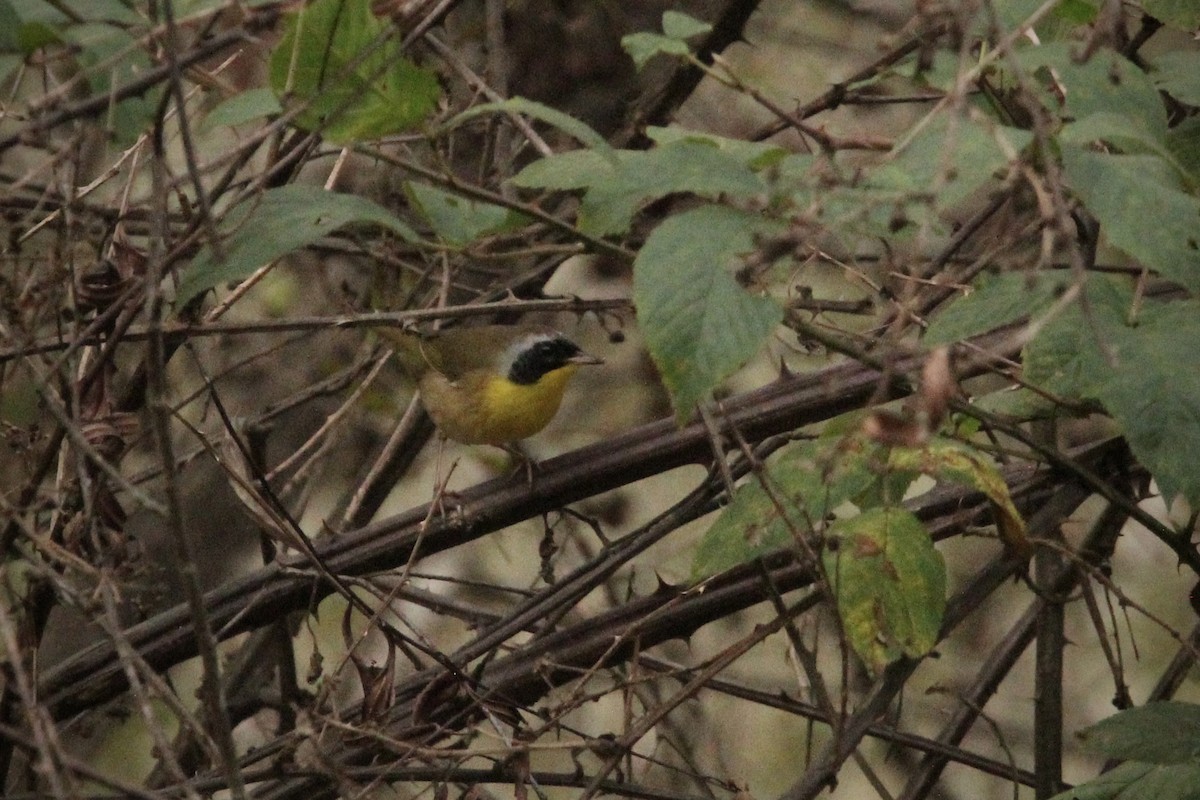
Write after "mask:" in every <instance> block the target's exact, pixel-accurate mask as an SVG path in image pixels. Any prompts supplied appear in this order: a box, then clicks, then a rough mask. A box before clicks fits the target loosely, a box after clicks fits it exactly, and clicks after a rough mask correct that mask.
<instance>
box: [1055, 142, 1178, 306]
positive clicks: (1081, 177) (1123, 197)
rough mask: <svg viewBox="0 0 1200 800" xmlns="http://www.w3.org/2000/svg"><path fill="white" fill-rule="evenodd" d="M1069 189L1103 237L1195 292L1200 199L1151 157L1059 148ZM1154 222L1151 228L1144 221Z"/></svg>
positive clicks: (1158, 161) (1160, 162)
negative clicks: (1093, 215)
mask: <svg viewBox="0 0 1200 800" xmlns="http://www.w3.org/2000/svg"><path fill="white" fill-rule="evenodd" d="M1062 156H1063V168H1064V170H1065V171H1066V174H1067V178H1068V179H1069V181H1070V184H1071V188H1072V189H1073V190H1074V192H1075V194H1076V195H1078V197H1079V199H1080V200H1082V201H1083V203H1084V205H1086V206H1087V208H1088V210H1089V211H1091V212H1092V213H1093V214H1095V215H1096V218H1097V219H1098V220H1100V223H1101V225H1102V226H1103V228H1102V232H1103V233H1104V235H1105V236H1106V237H1107V238H1108V241H1109V242H1110V243H1111V244H1113V245H1115V246H1116V247H1119V248H1120V249H1122V250H1124V251H1125V252H1126V253H1128V254H1129V255H1131V256H1133V257H1134V258H1136V259H1137V260H1138V261H1140V262H1141V263H1142V264H1144V265H1145V266H1147V267H1149V268H1150V269H1152V270H1154V271H1155V272H1158V273H1159V274H1160V275H1162V276H1163V277H1164V278H1168V279H1170V280H1173V281H1176V282H1177V283H1179V284H1181V285H1183V286H1185V287H1187V288H1188V289H1191V290H1192V291H1194V292H1195V291H1200V200H1197V199H1196V198H1195V197H1192V196H1191V195H1189V194H1186V193H1184V192H1182V191H1180V190H1179V188H1178V183H1177V181H1176V180H1174V178H1175V177H1177V176H1175V175H1174V173H1173V172H1171V171H1170V170H1168V169H1167V167H1166V165H1165V164H1163V162H1162V161H1161V160H1160V159H1157V158H1154V157H1153V156H1144V155H1140V156H1134V155H1108V154H1105V153H1096V152H1092V151H1091V150H1086V149H1082V148H1078V147H1064V148H1063V153H1062ZM1148 220H1153V221H1154V227H1153V230H1152V231H1148V230H1147V228H1146V223H1147V221H1148Z"/></svg>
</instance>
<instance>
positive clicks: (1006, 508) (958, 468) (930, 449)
mask: <svg viewBox="0 0 1200 800" xmlns="http://www.w3.org/2000/svg"><path fill="white" fill-rule="evenodd" d="M888 466H890V467H892V468H893V469H897V470H912V471H915V472H919V473H921V474H923V475H928V476H929V477H931V478H933V479H934V480H936V481H938V482H939V483H957V484H961V485H963V486H970V487H971V488H973V489H975V490H977V491H979V492H982V493H983V495H984V496H985V497H987V499H988V500H990V501H991V504H992V510H993V512H994V513H995V516H996V527H997V529H998V530H999V532H1000V538H1001V539H1002V540H1003V541H1004V545H1005V547H1007V548H1008V550H1009V552H1011V553H1012V554H1013V555H1015V556H1017V557H1018V558H1022V559H1027V558H1029V556H1031V555H1032V554H1033V546H1032V544H1030V542H1029V539H1028V537H1027V536H1026V533H1025V520H1024V519H1022V518H1021V512H1019V511H1017V507H1016V506H1015V505H1013V501H1012V495H1011V494H1009V491H1008V484H1006V483H1005V482H1004V478H1003V477H1002V476H1001V475H1000V472H999V470H997V469H996V466H995V465H994V464H992V462H991V461H990V460H989V459H988V458H987V457H986V456H984V455H983V454H982V453H980V452H978V451H976V450H972V449H968V448H967V447H965V446H963V445H961V444H959V443H957V442H954V441H951V440H947V439H940V438H935V439H932V440H930V441H929V443H928V444H926V445H925V446H924V447H896V448H893V450H892V452H891V456H890V457H889V459H888Z"/></svg>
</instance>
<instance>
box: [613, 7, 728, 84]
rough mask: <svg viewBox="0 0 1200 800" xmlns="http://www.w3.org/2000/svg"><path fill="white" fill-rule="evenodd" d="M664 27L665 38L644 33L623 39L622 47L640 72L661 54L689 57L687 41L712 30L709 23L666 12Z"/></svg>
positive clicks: (678, 13)
mask: <svg viewBox="0 0 1200 800" xmlns="http://www.w3.org/2000/svg"><path fill="white" fill-rule="evenodd" d="M662 27H663V33H664V34H665V35H663V36H659V35H658V34H657V33H648V32H645V31H642V32H639V33H631V34H629V35H628V36H624V37H622V38H621V46H622V47H623V48H625V52H626V53H628V54H629V57H630V58H632V59H633V63H634V64H636V65H637V68H638V69H639V70H640V69H641V68H642V67H644V66H646V62H647V61H649V60H650V59H651V58H653V57H654V56H656V55H658V54H659V53H662V54H664V55H670V56H686V55H688V54H689V53H690V52H691V48H690V47H688V44H687V41H686V40H687V39H689V38H691V37H692V36H697V35H699V34H701V33H708V32H709V31H711V30H712V26H711V25H709V24H708V23H707V22H701V21H700V20H698V19H695V18H693V17H689V16H688V15H687V14H684V13H681V12H679V11H667V12H665V13H664V14H663V20H662Z"/></svg>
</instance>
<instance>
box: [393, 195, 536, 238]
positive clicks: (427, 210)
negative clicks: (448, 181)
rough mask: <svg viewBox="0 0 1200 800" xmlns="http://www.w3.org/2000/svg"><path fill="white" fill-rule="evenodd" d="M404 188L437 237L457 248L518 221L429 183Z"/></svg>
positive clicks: (505, 212)
mask: <svg viewBox="0 0 1200 800" xmlns="http://www.w3.org/2000/svg"><path fill="white" fill-rule="evenodd" d="M405 189H406V191H407V193H408V197H409V199H410V200H411V202H412V205H413V208H415V209H416V210H417V211H419V212H420V214H421V216H423V217H425V220H426V221H427V222H428V223H429V225H430V227H432V228H433V230H434V231H435V232H436V233H437V235H438V236H440V237H441V238H442V239H443V240H444V241H446V242H448V243H449V244H452V245H456V246H459V247H461V246H463V245H467V244H470V243H471V242H473V241H475V240H476V239H477V238H479V237H480V236H483V235H485V234H489V233H495V232H496V231H500V230H504V229H506V228H508V227H511V226H512V225H513V224H519V223H520V221H521V218H520V215H518V214H514V213H513V212H511V211H509V209H507V208H504V207H503V206H497V205H492V204H491V203H484V202H480V201H477V200H470V199H468V198H465V197H459V196H458V195H456V194H451V193H450V192H445V191H442V190H441V189H438V188H437V187H434V186H429V185H428V184H423V183H415V182H411V181H410V182H409V183H407V184H406V185H405Z"/></svg>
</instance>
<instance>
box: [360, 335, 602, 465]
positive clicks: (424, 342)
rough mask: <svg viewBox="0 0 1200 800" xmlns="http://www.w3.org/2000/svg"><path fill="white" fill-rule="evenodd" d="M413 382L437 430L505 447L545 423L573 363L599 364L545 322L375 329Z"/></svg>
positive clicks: (452, 436)
mask: <svg viewBox="0 0 1200 800" xmlns="http://www.w3.org/2000/svg"><path fill="white" fill-rule="evenodd" d="M378 333H379V334H380V335H381V336H382V337H383V338H384V339H385V340H386V341H387V342H388V344H389V345H390V346H391V347H392V349H393V350H394V351H395V353H396V355H397V357H398V359H399V361H400V364H401V367H402V368H403V369H404V370H405V372H407V373H408V374H409V376H410V377H411V378H413V379H414V380H415V381H416V383H417V388H418V389H419V390H420V393H421V402H422V403H423V404H424V406H425V410H426V411H428V412H429V416H430V417H431V418H432V419H433V422H434V424H435V425H437V428H438V431H439V432H440V433H441V435H442V436H443V437H445V438H447V439H452V440H454V441H456V442H459V443H462V444H488V445H495V446H499V447H503V448H505V449H509V448H510V447H511V446H515V445H516V443H517V442H519V441H520V440H522V439H526V438H528V437H530V436H533V435H534V434H535V433H537V432H538V431H540V430H542V429H543V428H545V427H546V426H547V425H548V424H550V420H552V419H553V418H554V415H555V414H556V413H558V408H559V405H560V404H561V403H562V398H563V394H564V392H565V391H566V388H567V384H568V382H569V381H570V380H571V377H572V376H573V375H574V374H575V372H576V370H578V369H579V367H581V366H584V365H590V364H603V363H604V361H603V359H600V358H597V357H596V356H593V355H590V354H588V353H586V352H584V351H583V349H582V348H580V347H579V345H577V344H575V343H574V342H573V341H571V340H570V339H568V338H567V337H566V336H565V335H564V334H563V333H562V332H560V331H558V330H555V329H554V328H551V327H548V326H545V325H481V326H477V327H471V328H451V329H449V330H445V331H440V332H437V333H432V334H421V333H415V332H412V331H407V330H397V329H391V328H380V329H378Z"/></svg>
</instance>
